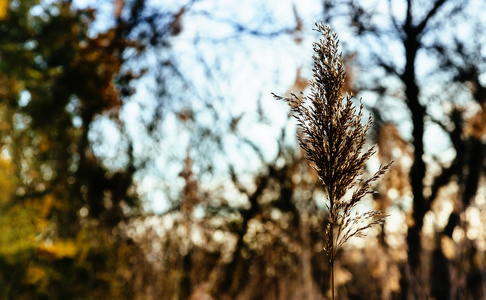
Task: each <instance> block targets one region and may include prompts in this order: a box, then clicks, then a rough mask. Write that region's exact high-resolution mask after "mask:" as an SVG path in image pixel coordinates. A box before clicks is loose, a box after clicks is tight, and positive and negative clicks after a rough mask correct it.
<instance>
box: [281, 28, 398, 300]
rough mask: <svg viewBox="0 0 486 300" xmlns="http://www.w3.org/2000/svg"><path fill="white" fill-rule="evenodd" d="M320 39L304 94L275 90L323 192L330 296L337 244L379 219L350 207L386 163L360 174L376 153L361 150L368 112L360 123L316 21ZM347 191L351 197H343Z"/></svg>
mask: <svg viewBox="0 0 486 300" xmlns="http://www.w3.org/2000/svg"><path fill="white" fill-rule="evenodd" d="M315 30H316V31H318V32H319V33H321V35H322V38H321V39H320V40H319V41H318V42H316V43H314V44H313V47H314V56H313V58H314V67H313V78H312V80H311V82H310V86H311V93H310V95H309V96H303V95H300V97H299V96H296V95H295V94H292V95H291V97H290V98H284V97H280V96H277V95H275V94H274V97H275V98H276V99H277V100H284V101H286V102H288V104H289V105H290V107H291V109H292V111H293V114H294V117H295V118H296V119H297V121H298V125H299V127H300V128H301V130H302V133H301V134H300V135H299V137H298V138H299V142H300V146H301V147H302V149H303V150H304V151H305V153H306V156H307V159H308V160H309V162H310V164H311V166H312V167H313V168H314V169H315V170H316V172H317V174H318V175H319V178H320V180H321V181H322V183H323V185H324V188H325V190H326V191H327V194H328V204H327V207H328V210H329V223H328V226H327V228H326V231H325V232H326V238H327V241H326V247H325V248H324V250H325V251H326V253H327V255H328V258H329V263H330V266H331V291H332V293H331V294H332V299H334V272H333V269H334V268H333V267H334V261H335V259H336V255H337V253H338V250H339V249H340V248H341V246H342V245H343V244H344V243H345V242H346V241H348V240H349V239H350V238H351V237H362V236H363V235H364V231H365V230H366V229H367V228H369V227H371V226H372V225H374V224H377V223H380V222H382V221H383V219H384V218H385V217H386V216H387V215H386V214H385V213H384V212H381V211H377V210H370V211H366V212H356V211H355V210H354V208H355V207H356V205H357V204H358V203H359V202H360V201H361V200H362V199H363V198H364V197H365V196H366V195H367V194H371V193H373V190H372V188H371V184H372V183H373V182H374V181H376V180H377V179H378V178H379V177H380V176H381V175H383V174H384V173H385V172H386V170H387V169H388V168H389V166H390V164H391V163H390V164H388V165H386V166H383V167H381V168H380V169H379V170H378V171H377V172H376V173H375V174H374V175H373V176H371V177H370V178H369V179H364V178H363V173H364V168H365V165H366V162H367V161H368V160H369V159H370V157H371V156H372V155H373V154H374V153H375V150H374V147H372V148H370V149H368V150H366V151H365V149H364V147H365V144H366V135H367V132H368V129H369V128H370V126H371V124H372V118H371V115H370V116H369V118H368V122H367V123H366V124H363V123H362V122H361V119H362V117H363V105H362V104H361V102H360V106H359V109H357V108H356V106H355V105H354V104H353V102H352V96H351V95H344V93H343V87H344V84H345V72H344V66H343V58H342V55H341V53H339V52H338V46H339V40H338V38H337V35H336V34H335V33H332V32H331V29H330V28H329V26H325V25H324V24H323V23H322V22H321V24H317V23H316V28H315ZM348 191H351V192H352V193H351V196H350V197H345V195H346V194H347V193H348Z"/></svg>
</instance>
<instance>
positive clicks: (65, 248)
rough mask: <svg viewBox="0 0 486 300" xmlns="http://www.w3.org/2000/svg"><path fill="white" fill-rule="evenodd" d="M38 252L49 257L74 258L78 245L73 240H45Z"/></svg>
mask: <svg viewBox="0 0 486 300" xmlns="http://www.w3.org/2000/svg"><path fill="white" fill-rule="evenodd" d="M37 252H38V253H39V255H40V256H44V257H46V258H49V259H60V258H65V257H69V258H74V257H75V256H76V254H77V253H78V247H77V246H76V244H74V243H73V242H72V241H56V242H43V243H41V244H40V245H39V246H38V247H37Z"/></svg>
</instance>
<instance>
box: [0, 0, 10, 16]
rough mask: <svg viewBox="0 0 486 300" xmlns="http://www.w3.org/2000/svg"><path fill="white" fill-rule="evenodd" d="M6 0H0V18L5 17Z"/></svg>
mask: <svg viewBox="0 0 486 300" xmlns="http://www.w3.org/2000/svg"><path fill="white" fill-rule="evenodd" d="M7 8H8V0H0V20H4V19H5V18H6V17H7Z"/></svg>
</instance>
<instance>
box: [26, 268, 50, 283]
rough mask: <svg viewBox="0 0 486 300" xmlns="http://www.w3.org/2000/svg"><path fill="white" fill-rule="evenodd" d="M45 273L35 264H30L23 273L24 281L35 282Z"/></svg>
mask: <svg viewBox="0 0 486 300" xmlns="http://www.w3.org/2000/svg"><path fill="white" fill-rule="evenodd" d="M45 275H46V272H44V271H43V270H42V269H40V268H38V267H36V266H30V267H28V268H27V270H26V273H25V278H24V282H25V283H27V284H36V283H38V282H39V280H41V279H42V278H43V277H44V276H45Z"/></svg>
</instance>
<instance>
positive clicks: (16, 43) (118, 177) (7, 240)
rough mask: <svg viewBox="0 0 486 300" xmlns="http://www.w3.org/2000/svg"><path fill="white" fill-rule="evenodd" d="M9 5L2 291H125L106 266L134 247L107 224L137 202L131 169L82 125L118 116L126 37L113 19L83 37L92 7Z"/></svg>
mask: <svg viewBox="0 0 486 300" xmlns="http://www.w3.org/2000/svg"><path fill="white" fill-rule="evenodd" d="M9 4H10V5H9V7H8V9H7V10H6V14H5V17H3V18H0V108H1V113H0V141H1V143H2V148H1V151H0V152H1V155H0V177H1V178H0V187H1V189H2V195H1V196H0V231H1V232H2V234H1V235H0V291H1V292H0V298H2V299H99V298H103V297H104V298H106V297H108V298H112V296H114V295H118V296H117V297H118V298H120V297H121V298H123V297H127V298H129V297H130V296H129V295H130V293H129V292H128V290H127V291H126V292H123V291H124V290H126V289H128V287H129V285H128V284H126V281H123V280H122V281H120V279H119V278H116V277H113V276H111V275H110V274H111V273H113V272H115V271H116V269H117V268H119V267H120V265H123V264H126V257H124V258H123V259H124V260H122V261H119V260H118V253H119V251H121V250H120V249H124V250H123V251H125V252H126V251H127V249H126V247H129V248H130V246H124V245H125V242H126V241H125V240H124V239H123V238H122V237H121V236H120V235H119V234H115V232H116V231H113V229H114V228H115V227H116V226H117V224H118V223H119V222H121V221H123V220H126V219H127V218H128V217H129V216H128V215H127V214H126V212H127V211H128V212H130V213H135V212H136V211H137V210H138V208H139V206H138V205H139V204H138V201H137V197H136V195H134V194H133V193H130V188H131V186H132V175H133V172H134V170H133V168H132V167H130V166H128V167H127V169H125V170H119V171H116V172H115V171H112V170H108V169H106V168H105V167H104V165H103V163H102V162H101V161H100V160H99V159H98V158H96V157H95V156H94V154H93V152H92V150H91V145H90V142H89V140H88V132H89V130H90V128H91V126H92V123H93V121H94V120H95V118H96V117H99V116H103V117H105V118H112V119H113V120H115V121H117V120H118V115H117V111H118V108H119V107H120V106H121V104H122V102H121V96H120V92H119V90H120V86H117V85H116V84H115V80H116V79H117V78H118V77H119V76H123V74H122V72H121V71H120V68H121V66H122V64H123V62H124V60H123V59H122V54H123V52H124V50H125V49H126V48H127V47H129V45H130V42H129V41H128V40H126V39H124V38H121V37H120V34H119V32H118V28H113V29H110V30H108V31H106V32H104V33H100V34H98V35H96V36H95V37H91V36H89V35H88V29H89V27H90V24H91V23H92V22H93V20H94V11H93V10H91V9H86V10H75V9H73V8H72V7H71V5H70V4H69V3H67V2H64V1H61V2H59V3H56V2H55V3H52V4H46V3H43V2H39V1H9ZM124 78H125V79H124V80H125V81H126V82H128V81H129V79H130V76H128V77H127V76H125V77H124ZM122 207H123V208H122ZM130 251H131V250H130ZM130 251H129V252H130ZM120 295H123V296H120Z"/></svg>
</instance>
